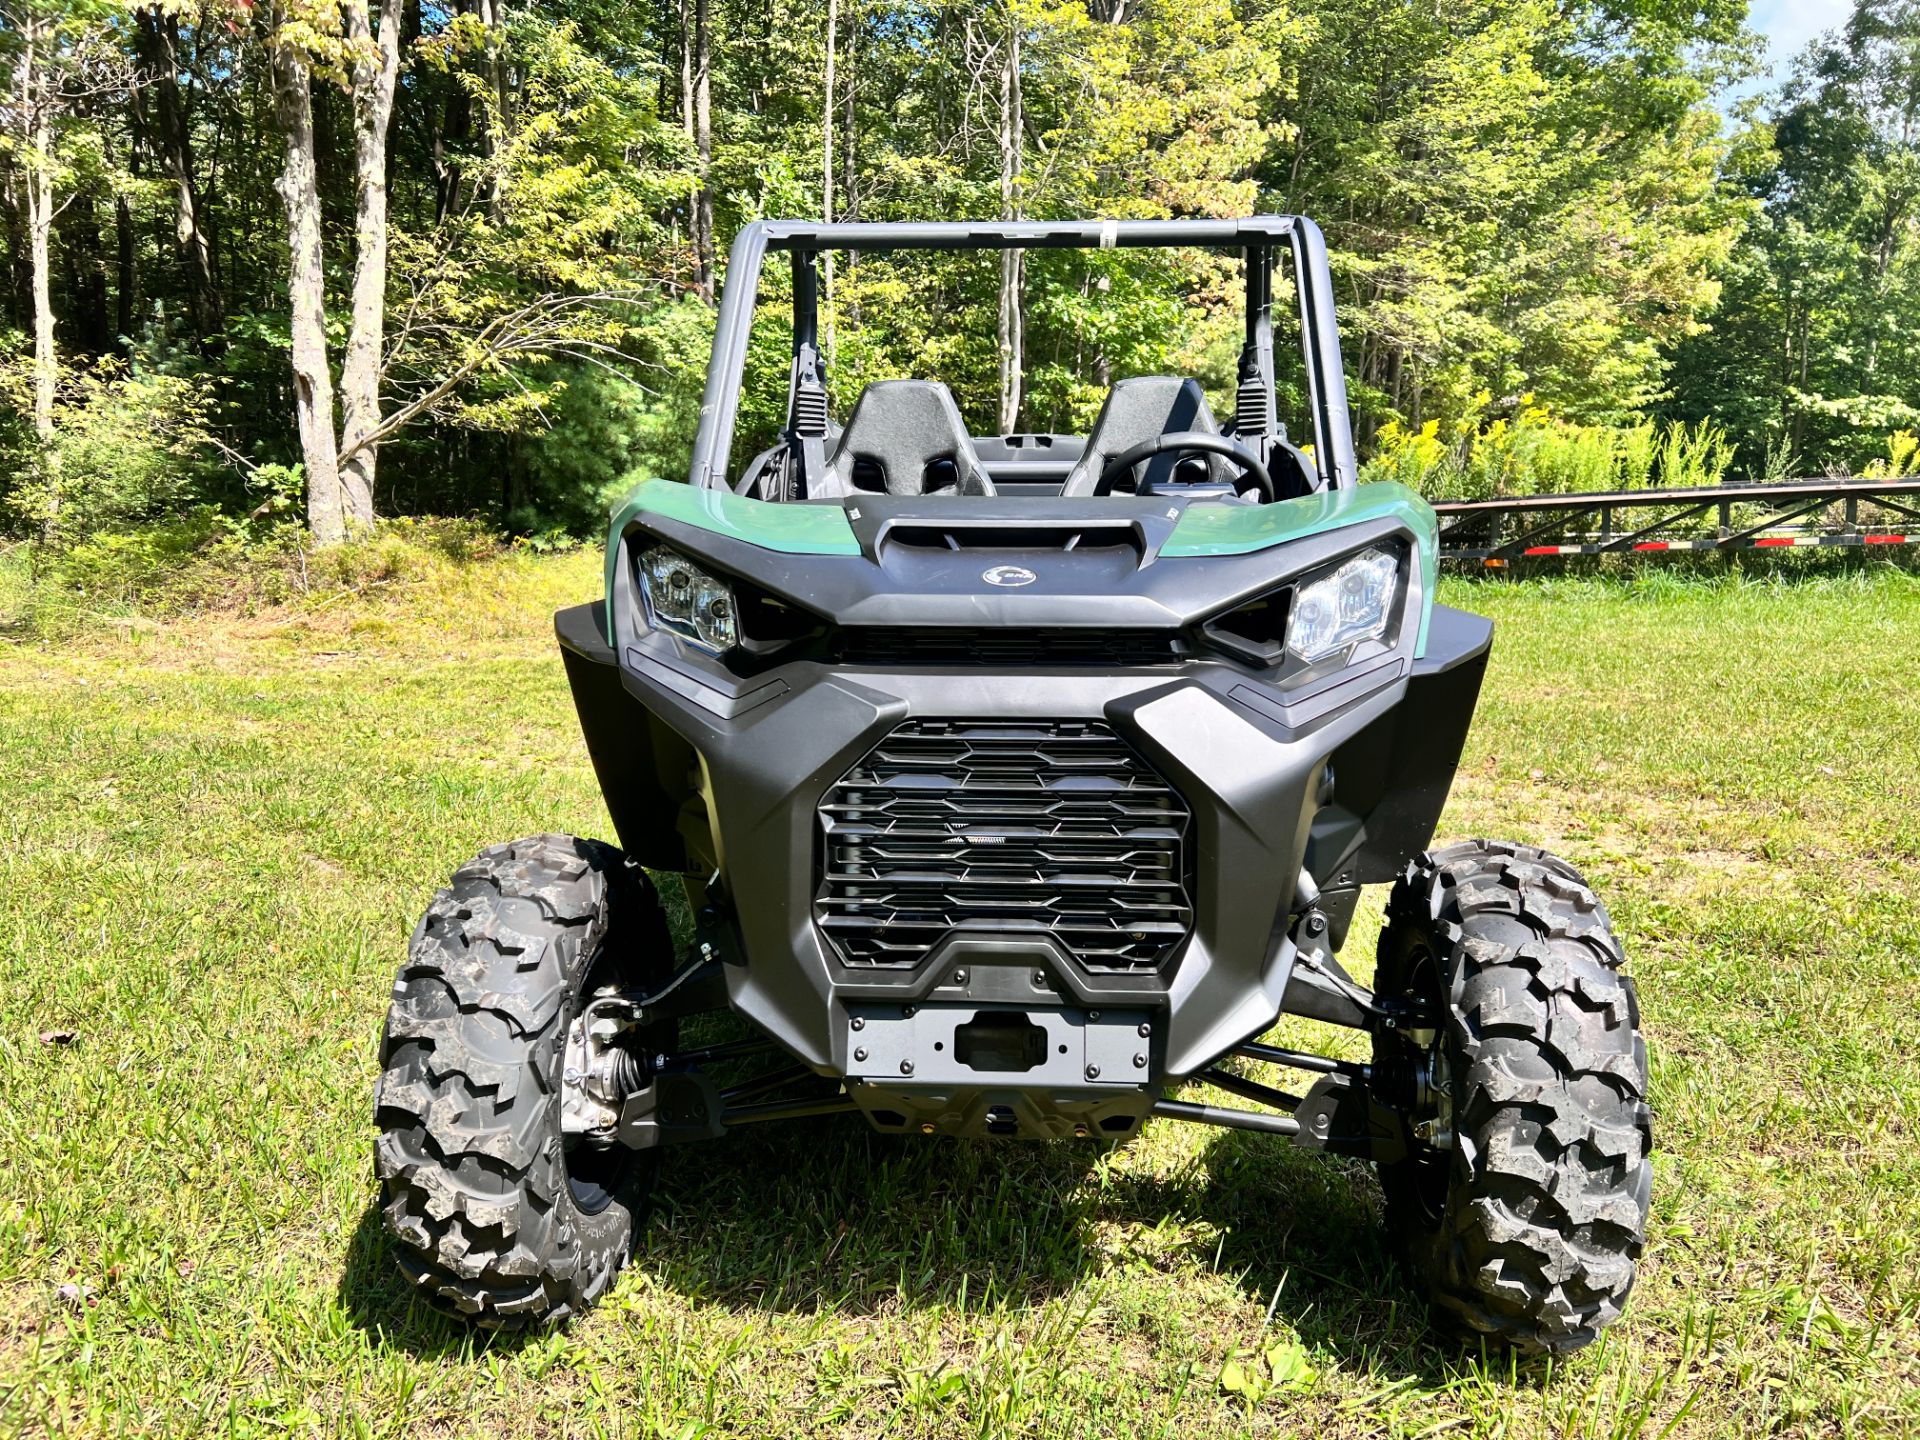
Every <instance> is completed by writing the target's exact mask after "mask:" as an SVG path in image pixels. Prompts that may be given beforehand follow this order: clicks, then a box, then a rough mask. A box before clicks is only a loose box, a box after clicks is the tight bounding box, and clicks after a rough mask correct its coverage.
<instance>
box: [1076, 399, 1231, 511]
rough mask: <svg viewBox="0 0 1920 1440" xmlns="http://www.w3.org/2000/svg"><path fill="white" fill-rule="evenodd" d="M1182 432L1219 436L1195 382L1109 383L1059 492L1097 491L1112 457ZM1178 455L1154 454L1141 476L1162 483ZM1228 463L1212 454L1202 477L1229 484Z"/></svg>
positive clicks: (1179, 457)
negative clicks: (1080, 449) (1096, 414)
mask: <svg viewBox="0 0 1920 1440" xmlns="http://www.w3.org/2000/svg"><path fill="white" fill-rule="evenodd" d="M1182 430H1197V431H1199V432H1200V433H1201V434H1203V435H1218V434H1219V433H1220V427H1219V425H1218V424H1217V423H1216V422H1215V421H1214V418H1213V411H1212V410H1210V409H1208V408H1207V395H1206V392H1205V391H1204V390H1202V389H1201V388H1200V382H1199V381H1198V380H1191V379H1182V378H1181V377H1180V376H1178V375H1137V376H1134V377H1133V378H1131V379H1127V380H1119V381H1116V382H1114V386H1113V388H1112V389H1111V390H1109V391H1108V392H1107V400H1106V403H1105V404H1104V405H1102V406H1101V407H1100V414H1099V417H1098V418H1097V419H1096V420H1095V421H1094V422H1093V432H1092V433H1091V434H1090V435H1088V436H1087V448H1086V450H1085V452H1084V453H1082V455H1081V457H1080V460H1079V463H1078V464H1076V465H1075V466H1074V467H1073V469H1072V470H1071V471H1070V472H1069V473H1068V475H1067V479H1066V483H1065V484H1064V485H1062V486H1061V488H1060V494H1061V495H1062V496H1063V497H1064V496H1074V495H1096V494H1098V493H1099V487H1100V473H1101V472H1102V471H1103V470H1105V469H1106V468H1107V464H1108V462H1110V461H1111V460H1113V459H1114V457H1115V456H1118V455H1121V454H1124V453H1125V452H1126V451H1128V450H1131V449H1132V448H1133V447H1134V446H1136V445H1142V444H1145V443H1146V442H1147V441H1149V440H1152V439H1154V438H1156V437H1157V436H1161V435H1170V434H1175V433H1177V432H1179V431H1182ZM1182 458H1183V457H1181V456H1179V455H1156V456H1155V457H1154V458H1153V459H1151V460H1149V461H1148V462H1147V465H1146V473H1145V475H1144V476H1142V477H1141V478H1142V480H1143V481H1144V482H1147V483H1151V484H1156V485H1164V484H1166V483H1167V482H1168V481H1169V480H1171V479H1172V478H1173V470H1174V466H1175V465H1177V464H1179V463H1180V461H1181V459H1182ZM1238 473H1239V472H1238V471H1237V470H1236V469H1235V467H1234V466H1233V464H1232V463H1231V462H1230V461H1227V460H1224V459H1221V458H1219V457H1215V456H1209V457H1208V459H1207V478H1208V479H1210V480H1218V481H1226V482H1231V481H1232V480H1233V479H1234V478H1235V477H1236V476H1237V475H1238Z"/></svg>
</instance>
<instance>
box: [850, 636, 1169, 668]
mask: <svg viewBox="0 0 1920 1440" xmlns="http://www.w3.org/2000/svg"><path fill="white" fill-rule="evenodd" d="M841 636H842V653H843V655H844V658H845V659H847V660H848V661H850V662H852V663H854V664H860V665H889V666H900V665H964V666H966V667H968V668H969V669H978V668H980V667H981V666H992V667H1004V668H1015V669H1020V668H1025V667H1027V666H1031V665H1105V666H1118V665H1165V664H1168V663H1169V662H1171V661H1174V660H1177V659H1179V658H1180V655H1179V640H1178V638H1177V637H1176V636H1174V635H1172V634H1170V633H1168V632H1167V631H1164V630H1162V631H1154V630H1009V629H1004V628H995V629H991V630H924V629H916V628H914V627H911V626H901V627H898V628H895V627H891V626H888V627H877V626H876V627H852V628H849V629H847V630H844V631H842V632H841Z"/></svg>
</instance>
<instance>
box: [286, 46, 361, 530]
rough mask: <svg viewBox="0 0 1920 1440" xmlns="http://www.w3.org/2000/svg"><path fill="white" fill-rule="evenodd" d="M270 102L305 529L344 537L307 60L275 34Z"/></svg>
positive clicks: (318, 191) (310, 85)
mask: <svg viewBox="0 0 1920 1440" xmlns="http://www.w3.org/2000/svg"><path fill="white" fill-rule="evenodd" d="M273 87H274V109H275V111H276V112H277V116H278V119H279V121H280V130H281V134H282V135H283V137H284V138H285V141H286V167H285V168H284V169H283V170H282V171H281V172H280V178H279V180H278V181H277V182H276V183H275V185H274V188H275V189H276V190H278V191H279V192H280V199H281V201H282V203H284V204H285V205H286V207H287V255H288V260H289V266H288V277H287V299H288V304H289V310H290V313H291V319H292V324H293V407H294V415H295V418H296V419H297V420H298V421H299V426H300V451H301V454H302V456H303V457H304V459H305V461H306V469H307V528H308V529H309V530H311V531H312V532H313V538H314V541H315V543H317V544H321V545H334V544H338V543H339V542H340V541H341V540H344V539H345V538H346V518H345V514H344V511H343V508H342V504H341V497H340V465H339V450H338V447H337V444H336V441H335V438H334V428H333V377H332V375H331V374H330V373H329V371H328V369H327V316H326V290H325V286H326V272H325V270H324V269H323V267H322V265H321V256H320V187H319V178H318V176H317V175H316V174H315V171H314V152H313V89H312V84H311V81H310V80H309V78H308V73H307V65H306V61H305V60H303V59H302V58H301V57H300V56H299V54H298V53H296V52H295V51H294V50H292V49H291V48H290V47H288V46H286V45H285V44H282V43H280V41H279V39H278V37H274V45H273Z"/></svg>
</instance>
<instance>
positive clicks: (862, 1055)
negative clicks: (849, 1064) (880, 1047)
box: [853, 1045, 867, 1060]
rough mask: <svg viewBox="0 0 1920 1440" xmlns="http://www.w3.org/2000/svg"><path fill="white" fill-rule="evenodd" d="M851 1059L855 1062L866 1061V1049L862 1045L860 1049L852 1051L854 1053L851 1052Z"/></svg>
mask: <svg viewBox="0 0 1920 1440" xmlns="http://www.w3.org/2000/svg"><path fill="white" fill-rule="evenodd" d="M853 1058H854V1059H856V1060H864V1059H866V1058H867V1047H866V1046H864V1045H862V1046H861V1047H860V1048H859V1049H858V1050H856V1051H854V1052H853Z"/></svg>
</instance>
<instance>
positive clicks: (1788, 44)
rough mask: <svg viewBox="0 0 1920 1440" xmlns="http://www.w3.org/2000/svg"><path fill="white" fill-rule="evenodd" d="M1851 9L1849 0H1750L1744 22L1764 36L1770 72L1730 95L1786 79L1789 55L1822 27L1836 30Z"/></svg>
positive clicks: (1737, 95) (1765, 87) (1759, 88)
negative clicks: (1749, 6) (1749, 7)
mask: <svg viewBox="0 0 1920 1440" xmlns="http://www.w3.org/2000/svg"><path fill="white" fill-rule="evenodd" d="M1852 12H1853V4H1852V0H1753V6H1752V9H1751V10H1749V11H1748V14H1747V24H1749V25H1750V26H1752V27H1753V28H1754V29H1755V30H1758V31H1759V32H1760V33H1761V34H1762V35H1764V36H1766V37H1767V63H1768V64H1769V65H1770V66H1771V67H1772V69H1771V71H1770V72H1769V73H1768V74H1766V75H1762V76H1760V77H1758V78H1757V79H1755V80H1753V81H1751V82H1750V83H1748V84H1746V85H1743V86H1741V87H1740V88H1739V90H1738V91H1737V92H1736V94H1735V95H1734V96H1729V97H1728V98H1729V99H1734V98H1738V97H1740V96H1746V95H1752V94H1756V93H1758V92H1759V91H1761V90H1769V89H1772V88H1773V87H1774V86H1776V85H1778V84H1779V83H1780V82H1781V81H1782V80H1785V79H1786V78H1787V71H1788V69H1789V67H1790V66H1791V65H1792V63H1793V57H1794V56H1795V55H1797V54H1799V53H1800V50H1801V48H1802V47H1803V46H1805V45H1806V43H1807V42H1808V41H1809V40H1811V39H1813V37H1814V36H1816V35H1818V34H1820V33H1821V32H1822V31H1823V30H1833V29H1837V28H1838V27H1839V26H1841V25H1843V24H1845V23H1846V19H1847V16H1848V15H1849V14H1851V13H1852Z"/></svg>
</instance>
